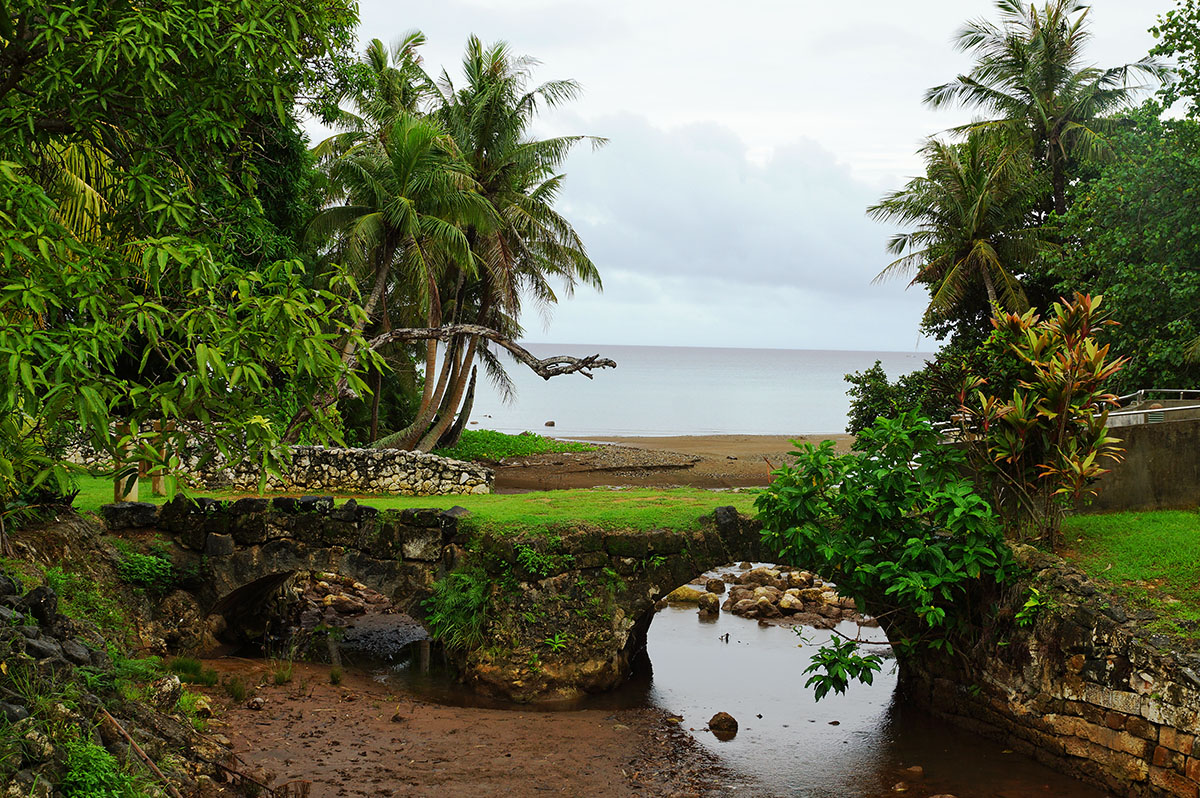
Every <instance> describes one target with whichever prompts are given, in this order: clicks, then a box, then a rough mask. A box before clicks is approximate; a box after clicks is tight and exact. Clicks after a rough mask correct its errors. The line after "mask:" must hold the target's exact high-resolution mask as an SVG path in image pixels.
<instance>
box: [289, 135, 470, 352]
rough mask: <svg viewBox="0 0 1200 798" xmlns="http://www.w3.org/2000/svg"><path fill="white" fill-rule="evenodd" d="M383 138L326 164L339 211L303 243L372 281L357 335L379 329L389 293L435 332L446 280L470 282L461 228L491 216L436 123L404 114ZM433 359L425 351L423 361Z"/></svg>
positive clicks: (317, 223) (317, 221)
mask: <svg viewBox="0 0 1200 798" xmlns="http://www.w3.org/2000/svg"><path fill="white" fill-rule="evenodd" d="M381 132H383V133H384V135H383V137H382V138H381V139H364V140H363V141H361V142H359V143H358V144H356V145H354V146H352V147H350V148H349V149H348V150H347V151H346V152H344V153H342V154H341V155H339V156H337V157H335V158H332V159H331V160H330V162H329V163H328V172H329V176H330V180H331V183H332V185H333V186H334V187H335V192H336V194H335V197H336V198H337V199H341V200H342V203H341V204H336V205H331V206H329V207H327V208H325V209H324V210H322V211H321V212H320V213H318V214H317V216H316V217H315V218H314V219H313V220H312V222H311V223H310V224H309V228H308V234H309V237H310V238H311V239H312V240H314V241H318V242H320V241H327V240H332V241H334V242H335V243H334V250H335V255H336V257H338V258H339V259H340V260H341V262H342V263H343V264H345V265H348V266H352V267H357V270H358V272H359V274H360V275H362V276H364V277H367V278H369V279H370V281H371V285H372V288H371V293H370V294H369V296H368V298H367V299H366V301H365V302H364V304H363V309H364V315H363V317H362V318H361V319H360V321H359V322H358V330H362V329H363V328H365V327H366V325H367V324H368V323H369V322H371V321H376V322H378V321H379V320H380V318H381V317H383V318H384V319H385V321H384V322H383V324H384V326H385V328H386V326H387V321H386V319H387V317H386V315H384V314H383V313H382V311H383V309H384V307H385V303H386V298H387V296H388V295H389V294H391V293H396V292H400V293H402V294H403V295H405V296H407V297H410V298H411V299H412V300H413V304H414V305H415V306H416V307H419V308H420V310H421V312H422V314H423V316H424V321H425V324H426V325H427V326H429V327H436V326H438V325H440V324H441V323H442V300H441V289H440V286H439V282H440V281H441V280H442V278H443V276H444V274H445V273H446V272H447V270H448V269H450V268H452V267H453V268H455V269H458V270H460V271H462V272H463V273H464V274H471V273H473V272H474V264H473V256H472V254H471V248H470V244H469V242H468V240H467V238H466V235H465V234H464V232H463V229H462V226H463V225H466V224H484V225H486V224H489V223H490V219H491V215H492V214H491V208H490V206H489V205H488V204H487V203H486V201H484V200H483V198H482V197H481V196H480V195H479V193H478V192H477V191H476V185H475V182H474V181H473V180H472V179H471V177H470V168H469V167H468V166H467V164H466V163H465V162H463V160H462V159H461V158H460V157H459V156H458V154H457V151H456V150H455V148H454V143H453V141H451V140H450V138H449V137H448V136H447V135H446V134H445V131H444V130H442V128H441V127H440V126H439V125H438V124H437V122H436V121H435V120H433V119H430V118H428V117H423V116H418V115H416V114H413V113H409V112H401V113H399V114H398V115H397V116H396V117H395V118H394V120H393V121H392V123H391V126H390V128H387V129H386V130H383V131H381ZM436 350H437V345H436V342H435V341H430V342H429V344H428V346H427V358H428V360H434V359H435V358H436ZM345 355H346V356H347V357H350V356H351V355H352V353H351V352H349V351H347V352H346V353H345Z"/></svg>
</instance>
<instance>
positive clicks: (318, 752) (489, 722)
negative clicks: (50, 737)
mask: <svg viewBox="0 0 1200 798" xmlns="http://www.w3.org/2000/svg"><path fill="white" fill-rule="evenodd" d="M206 664H208V665H211V666H212V667H214V668H216V669H217V671H218V672H219V673H221V674H222V678H223V680H224V679H227V678H229V677H231V676H233V677H237V678H240V679H241V680H243V681H244V682H246V683H248V684H253V685H258V686H257V687H255V688H254V689H253V690H252V691H251V692H250V693H248V695H247V698H246V700H245V701H243V702H240V703H238V704H234V702H233V701H232V699H230V698H229V697H228V695H227V694H226V692H225V691H224V690H223V689H222V688H220V687H214V688H210V689H209V690H208V693H209V694H210V695H211V696H212V697H213V699H214V701H215V702H217V703H220V704H222V705H224V707H225V710H224V711H223V712H221V713H220V715H219V719H214V720H213V721H211V722H210V730H211V731H214V732H219V733H222V734H224V735H225V736H227V737H228V738H229V739H230V740H231V742H232V745H233V748H234V751H235V752H236V753H237V754H238V755H239V756H240V758H241V759H242V760H243V762H244V763H245V764H246V767H247V769H249V770H252V771H255V772H262V771H260V770H259V769H260V768H262V769H265V770H266V771H267V772H269V773H270V774H271V775H272V776H273V778H274V781H273V783H274V784H276V785H278V784H283V783H285V782H291V781H309V782H311V788H310V789H311V792H310V796H311V798H334V797H336V798H342V797H343V796H345V797H346V798H355V797H359V796H362V797H369V798H377V797H383V796H439V797H441V796H472V798H474V797H475V796H512V795H521V796H532V795H588V796H599V798H617V796H676V797H677V798H683V796H716V795H728V794H729V793H730V791H732V790H737V789H739V788H741V787H744V786H745V785H744V783H740V782H739V783H735V780H734V777H733V776H731V774H729V773H728V772H726V771H725V770H723V769H722V768H720V767H719V766H718V765H717V763H716V760H715V758H714V757H713V755H712V754H710V753H709V752H707V751H705V750H704V749H703V748H702V747H701V746H699V745H698V744H697V743H696V742H695V741H694V740H692V739H691V737H690V735H689V734H688V733H687V732H686V731H684V730H681V729H680V728H679V726H678V720H677V719H676V720H675V721H672V720H671V718H670V716H668V715H665V714H664V713H662V712H661V711H659V710H654V709H629V710H618V711H607V710H581V711H569V712H536V711H515V710H489V709H479V708H464V707H451V706H442V705H437V704H431V703H427V702H424V701H421V700H419V699H417V698H415V697H413V696H411V695H406V694H398V693H396V692H394V691H393V690H391V689H390V688H389V687H388V686H386V685H384V684H381V683H379V682H377V681H375V680H374V679H372V678H371V677H370V676H369V675H368V674H365V673H362V672H356V671H347V672H346V673H345V674H344V676H343V680H342V683H341V684H338V685H335V684H331V683H330V678H329V676H330V668H329V667H328V666H323V665H311V664H301V663H296V664H295V665H293V675H292V680H291V682H290V683H288V684H285V685H282V686H276V685H275V684H273V681H272V680H273V670H272V668H271V665H270V664H269V663H267V662H262V661H249V660H239V659H231V658H226V659H216V660H211V661H209V662H208V663H206ZM255 697H257V698H261V699H263V700H262V708H261V709H257V710H256V709H250V708H248V706H247V704H248V703H257V702H254V701H253V698H255Z"/></svg>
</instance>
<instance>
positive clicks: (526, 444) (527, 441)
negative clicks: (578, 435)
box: [433, 429, 596, 461]
mask: <svg viewBox="0 0 1200 798" xmlns="http://www.w3.org/2000/svg"><path fill="white" fill-rule="evenodd" d="M595 448H596V447H595V446H592V445H591V444H587V443H574V442H571V441H559V440H555V439H554V438H545V437H542V436H541V435H535V434H534V433H532V432H522V433H521V434H520V435H506V434H505V433H503V432H496V431H494V430H490V429H477V430H464V431H463V434H462V438H461V439H459V441H458V444H457V445H455V446H451V447H449V448H446V449H436V450H434V452H433V453H434V454H436V455H440V456H442V457H451V458H453V459H455V460H491V461H497V460H502V459H504V458H505V457H524V456H526V455H530V454H543V453H546V452H590V451H593V450H595Z"/></svg>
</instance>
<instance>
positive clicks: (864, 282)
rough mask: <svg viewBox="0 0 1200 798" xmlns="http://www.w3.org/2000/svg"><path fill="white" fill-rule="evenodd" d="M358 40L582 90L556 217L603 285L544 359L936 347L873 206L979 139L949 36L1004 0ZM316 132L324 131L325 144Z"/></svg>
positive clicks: (1105, 36)
mask: <svg viewBox="0 0 1200 798" xmlns="http://www.w3.org/2000/svg"><path fill="white" fill-rule="evenodd" d="M1173 6H1174V3H1173V2H1170V0H1144V1H1143V0H1136V1H1135V2H1130V0H1095V2H1094V4H1093V9H1092V12H1091V16H1090V18H1091V21H1092V26H1091V29H1092V32H1093V34H1094V40H1093V42H1092V47H1091V50H1090V56H1091V59H1092V60H1093V61H1094V62H1095V63H1097V64H1100V65H1103V66H1112V65H1116V64H1120V63H1126V62H1129V61H1135V60H1137V59H1139V58H1142V57H1143V56H1144V55H1145V54H1146V52H1147V51H1148V49H1149V48H1150V47H1151V46H1152V45H1153V43H1154V40H1153V37H1151V36H1150V34H1149V33H1148V32H1147V29H1148V28H1149V27H1150V26H1151V25H1153V24H1154V22H1155V19H1156V18H1157V16H1158V15H1159V14H1162V13H1164V12H1165V11H1167V10H1169V9H1170V8H1172V7H1173ZM361 15H362V26H361V28H360V36H361V38H362V39H363V40H364V41H365V40H366V39H370V38H380V39H383V40H384V41H385V42H391V41H393V40H395V39H397V38H399V37H400V36H401V35H402V34H403V33H404V32H406V31H408V30H410V29H413V28H419V29H421V30H423V31H424V32H425V33H426V35H427V36H428V38H429V44H428V45H427V46H426V47H425V48H424V58H425V62H426V67H427V68H430V69H434V68H440V67H445V68H446V69H447V70H448V71H449V72H450V74H451V76H452V77H454V78H455V79H457V78H458V64H459V61H460V59H461V52H462V47H463V44H464V42H465V41H466V38H467V36H468V35H469V34H471V33H474V34H476V35H478V36H479V37H480V38H481V39H483V40H485V41H489V42H490V41H494V40H497V39H503V40H506V41H508V42H509V43H510V44H511V45H512V48H513V50H514V52H516V53H522V54H528V55H532V56H535V57H536V58H538V59H539V60H541V61H542V65H541V66H540V67H539V68H538V69H537V72H536V73H535V76H536V77H537V78H538V79H540V80H549V79H556V78H574V79H576V80H578V81H579V82H580V83H582V84H583V87H584V94H583V96H582V98H581V99H580V100H579V101H577V102H575V103H573V104H571V105H570V106H567V107H566V108H564V109H562V110H560V111H558V112H555V113H553V114H550V115H547V116H545V117H544V118H543V119H542V120H541V122H540V123H539V129H538V132H539V133H540V134H542V135H553V134H559V133H587V134H593V135H598V136H604V137H606V138H608V139H610V141H611V143H610V144H609V145H608V146H607V147H605V148H603V149H601V150H598V151H592V150H591V149H590V148H587V147H581V148H579V150H578V151H577V152H575V153H574V154H573V155H572V156H571V158H570V160H569V162H568V164H567V174H568V178H567V181H566V185H565V190H564V195H563V199H562V206H561V207H562V210H563V211H564V212H565V213H566V215H567V216H568V218H570V219H571V220H572V221H573V222H574V223H575V225H576V227H577V229H578V230H579V231H580V233H581V234H582V235H583V238H584V241H585V242H586V243H587V245H588V248H589V252H590V254H591V255H592V258H593V260H594V261H595V262H596V265H597V267H598V268H599V269H600V273H601V276H602V278H603V280H604V286H605V287H604V292H603V294H597V293H596V292H594V291H592V290H591V289H588V288H584V289H581V290H580V291H579V292H578V293H577V294H576V295H575V297H574V298H572V299H569V300H568V299H566V298H564V299H563V301H562V302H560V304H559V306H558V308H557V309H556V310H555V311H554V313H553V316H552V319H551V320H550V322H549V323H548V324H544V323H543V320H542V319H541V318H539V317H538V316H537V315H536V314H530V316H529V317H528V318H526V319H525V320H524V321H525V323H526V328H527V339H528V340H530V341H541V342H554V343H583V344H605V343H610V344H650V345H682V346H687V345H692V346H697V345H698V346H746V347H782V348H797V349H804V348H813V349H879V350H912V349H913V348H920V349H922V350H932V349H935V348H936V342H933V341H929V340H919V336H918V333H917V324H918V321H919V319H920V315H921V309H922V308H923V306H924V296H923V294H922V293H921V292H920V291H918V290H911V291H905V290H904V283H903V282H890V283H887V284H884V285H879V286H873V285H871V284H870V282H871V279H872V277H873V276H874V275H875V274H877V273H878V272H879V270H880V269H882V268H883V266H885V265H886V264H887V263H888V261H889V258H888V256H887V253H886V252H885V251H884V249H883V246H884V242H885V241H886V239H887V237H888V235H889V234H890V232H891V231H890V230H888V229H886V228H884V227H883V226H881V225H879V224H876V223H874V222H872V221H870V220H868V219H867V218H866V215H865V213H864V210H865V208H866V206H867V205H869V204H870V203H872V202H874V201H876V200H877V199H878V198H879V196H880V195H881V194H882V193H883V192H885V191H887V190H890V189H894V188H898V187H899V186H901V185H902V184H903V183H904V181H905V180H906V179H907V178H908V177H909V176H911V175H913V174H916V173H917V172H918V171H919V169H920V160H919V158H918V157H917V156H916V154H915V153H916V150H917V149H918V148H919V147H920V145H921V142H922V139H923V138H924V137H925V136H928V135H930V134H933V133H936V132H938V131H940V130H944V129H945V128H948V127H950V126H953V125H955V124H959V123H961V122H964V121H967V119H968V118H969V117H968V114H966V113H964V112H961V111H959V112H939V113H934V112H932V111H929V110H928V109H925V108H924V107H923V106H922V105H921V96H922V94H923V92H924V90H925V89H927V88H928V87H930V86H933V85H936V84H939V83H944V82H946V81H948V80H951V79H952V78H953V77H954V76H955V75H957V74H959V73H961V72H963V71H965V70H967V69H968V68H969V66H970V61H969V59H968V58H967V57H966V56H964V55H963V54H961V53H958V52H956V51H955V50H954V49H953V47H952V45H951V43H950V42H951V38H952V37H953V35H954V33H955V31H956V30H957V29H958V28H959V27H961V25H962V24H963V22H964V21H966V20H967V19H968V18H978V17H982V16H986V17H991V18H995V15H994V11H993V4H992V2H990V0H910V1H909V2H902V3H897V2H894V0H858V2H852V3H827V2H817V0H791V1H790V2H788V1H787V0H748V1H747V2H742V3H737V4H733V3H728V2H722V3H708V2H696V1H695V0H692V2H682V1H681V0H680V1H677V0H641V1H640V2H638V1H637V0H603V1H593V0H583V1H581V2H550V0H478V2H469V1H466V0H451V1H450V2H438V3H429V4H415V3H393V2H384V1H383V0H361ZM312 133H313V135H314V136H319V135H321V134H320V132H319V131H317V130H315V129H314V130H313V131H312Z"/></svg>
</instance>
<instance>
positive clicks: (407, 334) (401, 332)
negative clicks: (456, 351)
mask: <svg viewBox="0 0 1200 798" xmlns="http://www.w3.org/2000/svg"><path fill="white" fill-rule="evenodd" d="M460 335H471V336H475V337H478V338H485V339H487V340H489V341H493V342H494V343H497V344H499V345H500V346H502V347H504V348H505V349H507V350H508V351H509V352H511V353H512V355H513V357H515V358H516V359H517V360H519V361H521V362H522V363H524V364H525V365H526V366H529V368H530V369H531V370H532V371H533V373H534V374H536V375H538V376H539V377H541V378H542V379H544V380H548V379H550V378H551V377H557V376H559V375H560V374H576V373H578V374H582V375H583V376H585V377H587V378H588V379H589V380H590V379H592V372H591V370H592V369H612V368H616V367H617V364H616V363H615V362H614V361H612V360H609V359H608V358H606V357H600V355H588V356H587V357H571V356H570V355H555V356H554V357H547V358H536V357H534V356H533V353H531V352H530V351H529V350H528V349H526V348H525V347H523V346H521V345H520V344H518V343H516V342H515V341H513V340H512V339H511V338H509V337H508V336H505V335H503V334H501V333H499V332H497V331H495V330H493V329H492V328H491V327H483V326H481V325H478V324H449V325H446V326H445V327H405V328H402V329H398V330H391V331H389V332H385V333H382V334H380V335H378V336H376V337H375V338H372V339H371V340H370V341H368V342H367V349H368V350H371V351H374V350H376V349H378V348H380V347H381V346H386V345H387V344H390V343H396V342H399V341H428V340H430V339H436V340H438V341H449V340H450V339H452V338H455V337H457V336H460ZM357 360H358V358H357V357H356V358H355V359H354V362H353V363H351V365H352V366H353V365H357Z"/></svg>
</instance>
